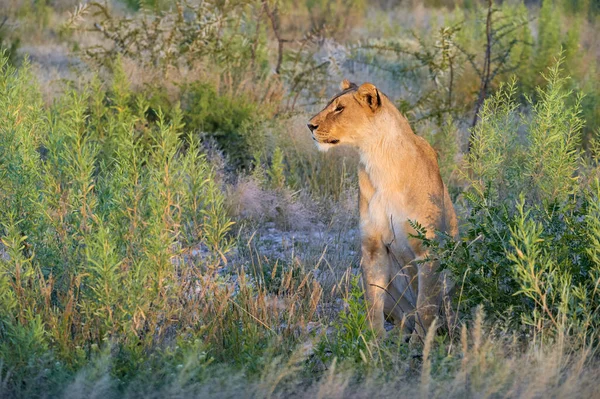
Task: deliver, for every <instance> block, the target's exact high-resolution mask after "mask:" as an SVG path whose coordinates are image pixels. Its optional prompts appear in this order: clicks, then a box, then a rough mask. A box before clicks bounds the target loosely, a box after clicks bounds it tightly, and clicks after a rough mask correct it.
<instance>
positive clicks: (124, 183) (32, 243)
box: [0, 57, 232, 392]
mask: <svg viewBox="0 0 600 399" xmlns="http://www.w3.org/2000/svg"><path fill="white" fill-rule="evenodd" d="M120 83H121V84H115V90H113V93H112V95H110V96H108V97H107V98H106V99H105V100H102V94H101V93H99V92H97V91H98V89H99V86H98V85H96V86H95V90H96V92H94V89H89V90H86V91H84V92H80V93H77V92H72V91H68V92H67V93H66V94H65V95H63V96H62V97H61V98H59V99H58V101H57V102H56V103H55V105H54V106H53V107H52V108H51V109H49V110H47V111H46V110H45V109H44V106H43V104H42V101H41V97H40V95H39V93H37V91H36V88H35V85H34V84H33V83H32V82H31V76H30V75H29V74H28V68H27V66H25V67H24V68H23V69H21V70H19V71H17V70H15V69H14V68H13V67H11V66H9V65H8V63H7V58H5V57H4V58H2V59H1V60H0V115H2V119H3V120H4V121H5V123H3V124H2V127H0V176H1V177H2V178H1V179H0V193H1V194H0V203H1V206H0V208H1V209H0V237H2V246H0V250H2V251H3V253H5V254H6V256H2V257H1V258H0V284H1V286H0V292H2V295H1V296H0V300H1V303H0V308H1V309H2V312H1V314H0V336H1V339H0V341H2V342H3V344H2V345H0V351H1V352H0V357H2V359H5V361H6V362H7V365H8V367H10V370H9V373H10V375H9V376H7V377H6V378H8V384H9V386H10V388H11V389H14V390H15V392H18V391H19V389H20V388H19V387H20V386H21V384H23V383H24V382H25V381H30V380H31V379H32V378H37V377H38V374H37V373H41V372H42V370H43V369H44V367H47V366H46V365H47V364H48V362H51V361H54V360H53V359H56V361H58V362H60V363H61V364H64V365H65V367H67V368H75V369H76V368H78V367H81V366H82V365H84V364H85V363H86V362H87V361H88V360H89V359H91V357H92V355H93V353H92V348H93V347H94V346H98V347H105V346H106V345H114V346H115V348H116V351H117V352H118V353H121V354H122V355H120V356H118V357H117V358H116V361H117V366H115V367H117V368H119V367H123V368H124V370H126V371H115V373H117V374H123V375H125V374H127V373H130V372H135V370H136V368H137V367H138V366H140V365H141V363H143V361H144V359H145V356H146V354H145V351H147V350H149V349H151V348H152V347H154V346H155V345H156V342H161V341H163V340H165V339H167V337H169V335H172V334H173V332H174V331H179V330H180V329H184V327H185V328H188V327H186V326H194V325H196V326H197V327H196V328H191V329H189V328H188V329H187V330H186V331H187V333H186V335H185V337H187V338H185V339H186V340H188V339H192V340H193V339H195V338H196V337H198V336H199V335H198V334H199V332H201V331H202V327H201V323H200V324H199V323H194V322H191V321H190V319H189V317H192V318H194V317H197V313H196V316H193V315H194V312H193V311H192V310H191V309H194V307H195V306H197V304H196V303H195V302H194V301H190V300H186V299H185V298H188V297H189V293H188V290H189V288H188V284H189V283H190V282H192V281H196V280H197V278H198V277H197V275H196V274H195V273H194V265H193V264H192V263H188V261H187V260H186V258H185V257H184V256H183V247H182V245H184V244H186V245H199V246H201V247H203V248H206V250H205V252H206V256H205V257H204V260H203V264H202V266H203V267H213V268H214V267H218V266H219V265H222V263H223V260H222V259H224V255H225V254H226V253H227V252H228V250H229V249H230V248H231V243H230V240H229V238H228V237H227V232H228V230H229V228H230V226H231V224H232V223H231V221H230V220H229V218H228V216H227V214H226V213H225V208H224V198H223V194H222V192H221V191H220V189H219V187H218V186H217V185H216V183H215V178H214V174H213V172H212V169H211V167H210V165H209V164H208V163H207V161H206V158H205V157H204V155H203V154H202V153H201V152H200V151H199V149H198V144H197V142H195V141H194V139H193V138H190V139H188V140H187V143H188V145H187V146H186V147H184V146H183V141H182V140H181V139H180V135H181V134H182V133H181V129H182V126H183V125H182V122H181V120H182V114H181V112H180V111H178V109H177V108H175V109H174V110H173V111H172V113H171V115H170V118H169V120H167V117H166V116H165V115H163V114H162V113H161V112H159V113H158V116H157V122H156V123H153V122H151V121H148V120H147V119H146V118H145V110H146V107H145V106H143V102H142V103H140V104H141V105H140V106H139V107H138V108H137V109H136V108H131V107H130V106H129V105H128V100H129V98H130V96H131V93H128V92H127V90H126V84H124V82H120ZM119 87H120V89H119V90H117V88H119ZM140 101H141V100H138V102H140ZM103 103H108V104H111V106H110V107H108V106H103V105H102V104H103ZM136 126H139V127H136ZM195 276H196V277H195ZM186 308H187V309H188V310H187V311H185V312H183V313H182V309H186ZM184 320H187V321H185V322H184ZM182 331H183V330H182ZM178 334H179V333H178ZM180 336H181V337H182V339H184V338H183V337H184V336H183V335H180ZM190 337H191V338H190ZM119 359H121V360H119ZM119 362H121V363H123V362H125V363H123V364H122V365H121V366H119V365H118V364H119Z"/></svg>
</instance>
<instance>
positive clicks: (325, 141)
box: [312, 135, 340, 144]
mask: <svg viewBox="0 0 600 399" xmlns="http://www.w3.org/2000/svg"><path fill="white" fill-rule="evenodd" d="M312 139H313V140H314V141H316V142H317V143H321V144H337V143H339V142H340V141H339V140H338V139H322V140H319V139H317V138H316V137H315V136H314V135H313V136H312Z"/></svg>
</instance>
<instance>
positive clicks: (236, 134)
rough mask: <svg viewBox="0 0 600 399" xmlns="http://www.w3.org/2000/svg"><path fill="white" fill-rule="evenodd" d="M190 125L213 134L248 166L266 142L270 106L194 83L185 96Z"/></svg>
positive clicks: (230, 154) (236, 162)
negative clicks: (267, 108) (265, 131)
mask: <svg viewBox="0 0 600 399" xmlns="http://www.w3.org/2000/svg"><path fill="white" fill-rule="evenodd" d="M183 105H184V107H185V109H186V115H185V118H184V121H185V123H186V126H187V127H188V128H189V129H191V130H193V131H198V132H203V133H206V134H208V136H209V137H213V138H214V139H215V140H216V141H217V143H218V144H219V147H220V148H221V149H223V151H224V152H225V154H226V155H227V156H228V158H229V162H230V163H231V164H232V165H233V166H235V167H238V168H248V166H249V165H250V162H251V160H252V158H253V154H254V153H256V152H257V151H263V149H264V148H265V145H266V135H265V133H264V130H263V129H264V125H265V120H266V118H267V114H268V110H265V109H264V107H262V106H261V105H260V104H259V103H257V102H254V101H252V100H251V99H250V98H249V97H246V96H235V97H234V96H230V95H228V94H219V93H218V92H217V90H216V89H215V87H214V86H212V85H210V84H208V83H200V82H198V83H194V84H192V85H190V86H189V87H188V88H187V89H186V91H185V93H184V96H183Z"/></svg>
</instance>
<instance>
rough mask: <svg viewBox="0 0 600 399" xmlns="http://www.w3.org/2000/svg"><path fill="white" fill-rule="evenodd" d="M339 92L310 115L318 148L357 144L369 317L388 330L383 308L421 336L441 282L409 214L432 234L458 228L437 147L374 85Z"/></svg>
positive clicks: (433, 312) (381, 329)
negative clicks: (420, 133) (411, 125)
mask: <svg viewBox="0 0 600 399" xmlns="http://www.w3.org/2000/svg"><path fill="white" fill-rule="evenodd" d="M341 89H342V90H343V91H342V93H341V94H339V95H337V96H335V97H334V98H333V99H332V100H331V102H330V103H329V104H328V105H327V106H326V107H325V108H324V109H323V110H322V111H321V112H319V113H318V114H317V115H316V116H314V117H313V118H312V119H311V120H310V122H309V125H308V126H309V128H310V129H311V132H312V136H313V139H314V140H315V142H316V144H317V147H318V148H319V149H320V150H322V151H327V150H328V149H329V148H330V147H332V146H336V145H351V146H354V147H356V148H357V149H358V152H359V155H360V166H359V170H358V180H359V192H360V196H359V211H360V229H361V239H362V262H361V263H362V270H363V277H364V280H365V289H366V296H367V300H368V303H369V309H370V311H369V320H370V321H371V324H372V326H373V328H374V329H376V330H377V331H378V332H379V333H383V332H384V327H383V322H384V315H387V316H389V317H391V318H393V319H394V320H395V321H396V322H397V323H398V324H403V325H404V327H405V328H406V329H408V330H410V331H413V330H414V331H415V333H416V334H418V335H419V336H420V337H423V338H424V337H425V333H426V331H427V329H428V327H429V326H430V325H431V323H432V321H433V319H434V318H435V317H436V315H437V314H438V310H439V307H440V302H441V299H442V295H443V293H442V291H445V290H443V289H442V283H441V277H440V276H439V273H437V272H436V271H437V267H438V265H437V263H435V262H427V263H418V262H415V260H419V259H424V258H426V257H427V250H426V248H424V247H423V246H422V245H421V241H420V240H417V239H414V238H410V237H409V233H413V234H414V233H415V232H414V230H413V229H412V228H411V226H410V224H409V223H408V221H409V220H414V221H417V222H419V223H420V224H421V225H422V226H423V227H425V228H426V229H427V235H428V236H429V237H433V235H434V233H435V230H438V231H445V232H447V233H449V234H451V235H453V236H456V235H457V221H456V215H455V213H454V208H453V206H452V202H451V200H450V197H449V195H448V190H447V189H446V187H445V185H444V183H443V182H442V178H441V176H440V171H439V167H438V163H437V156H436V153H435V151H434V150H433V149H432V148H431V146H430V145H429V143H427V141H425V140H424V139H423V138H421V137H419V136H417V135H415V134H414V133H413V131H412V129H411V128H410V126H409V124H408V121H407V120H406V118H404V116H403V115H402V114H400V112H399V111H398V109H397V108H396V107H395V106H394V104H393V103H392V102H391V101H390V100H389V99H388V98H387V97H386V96H385V95H384V94H383V93H381V92H380V91H379V90H378V89H377V88H376V87H375V86H374V85H372V84H370V83H365V84H363V85H361V86H360V87H357V86H356V85H355V84H353V83H350V82H348V81H347V80H344V81H343V82H342V84H341Z"/></svg>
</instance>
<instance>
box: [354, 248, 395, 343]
mask: <svg viewBox="0 0 600 399" xmlns="http://www.w3.org/2000/svg"><path fill="white" fill-rule="evenodd" d="M362 254H363V255H362V262H361V263H362V265H361V266H362V272H363V279H364V282H365V293H366V299H367V306H368V315H367V316H368V320H369V323H370V325H371V328H372V329H373V330H374V331H375V332H376V333H377V335H379V336H383V335H384V334H385V329H384V324H383V322H384V304H385V299H386V298H385V296H386V295H387V289H388V285H389V282H390V278H389V277H390V270H389V258H388V256H387V252H386V249H385V245H384V244H383V242H382V240H381V237H365V238H363V243H362Z"/></svg>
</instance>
